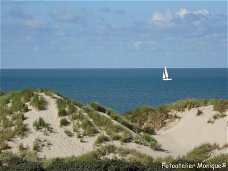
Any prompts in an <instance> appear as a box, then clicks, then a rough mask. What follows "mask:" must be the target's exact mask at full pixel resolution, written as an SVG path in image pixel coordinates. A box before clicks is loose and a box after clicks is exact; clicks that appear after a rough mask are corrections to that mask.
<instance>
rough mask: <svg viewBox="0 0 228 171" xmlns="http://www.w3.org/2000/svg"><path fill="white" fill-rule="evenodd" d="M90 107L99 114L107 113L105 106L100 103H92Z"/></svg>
mask: <svg viewBox="0 0 228 171" xmlns="http://www.w3.org/2000/svg"><path fill="white" fill-rule="evenodd" d="M90 107H92V108H93V109H94V110H96V111H98V112H102V113H105V112H106V108H105V107H104V106H102V105H101V104H99V103H98V102H92V103H90Z"/></svg>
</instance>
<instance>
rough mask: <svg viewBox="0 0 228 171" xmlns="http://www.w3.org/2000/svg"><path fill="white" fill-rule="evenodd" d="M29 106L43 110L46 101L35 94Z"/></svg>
mask: <svg viewBox="0 0 228 171" xmlns="http://www.w3.org/2000/svg"><path fill="white" fill-rule="evenodd" d="M30 104H31V105H32V106H33V107H34V108H35V109H37V110H45V109H46V106H47V101H46V100H45V99H44V98H43V97H42V96H39V95H37V94H35V95H34V97H33V99H32V101H31V103H30Z"/></svg>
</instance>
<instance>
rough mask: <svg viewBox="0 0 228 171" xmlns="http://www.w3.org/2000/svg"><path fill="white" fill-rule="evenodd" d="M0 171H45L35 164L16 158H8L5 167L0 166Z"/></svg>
mask: <svg viewBox="0 0 228 171" xmlns="http://www.w3.org/2000/svg"><path fill="white" fill-rule="evenodd" d="M0 170H1V171H45V170H44V168H42V167H41V165H40V164H39V163H38V162H37V163H35V162H29V161H25V160H23V159H21V158H18V157H13V158H10V159H9V160H7V161H6V165H2V166H1V165H0Z"/></svg>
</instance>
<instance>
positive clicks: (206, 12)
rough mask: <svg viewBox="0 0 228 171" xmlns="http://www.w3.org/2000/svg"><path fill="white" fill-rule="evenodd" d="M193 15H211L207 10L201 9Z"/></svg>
mask: <svg viewBox="0 0 228 171" xmlns="http://www.w3.org/2000/svg"><path fill="white" fill-rule="evenodd" d="M193 14H195V15H209V12H208V10H206V9H199V10H196V11H193Z"/></svg>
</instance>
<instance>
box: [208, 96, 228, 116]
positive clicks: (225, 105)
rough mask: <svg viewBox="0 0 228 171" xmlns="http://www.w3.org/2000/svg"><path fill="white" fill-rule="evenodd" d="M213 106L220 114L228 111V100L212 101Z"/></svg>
mask: <svg viewBox="0 0 228 171" xmlns="http://www.w3.org/2000/svg"><path fill="white" fill-rule="evenodd" d="M211 104H212V105H213V106H214V110H215V111H218V112H220V113H223V112H225V111H226V110H227V109H228V100H220V99H216V100H212V101H211Z"/></svg>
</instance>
